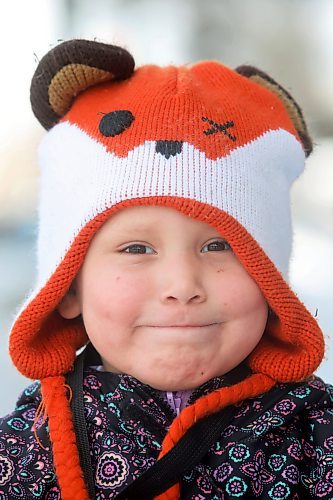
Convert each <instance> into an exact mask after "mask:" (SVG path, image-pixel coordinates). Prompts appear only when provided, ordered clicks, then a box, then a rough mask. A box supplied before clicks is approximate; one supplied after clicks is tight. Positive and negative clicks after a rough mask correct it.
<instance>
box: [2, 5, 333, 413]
mask: <svg viewBox="0 0 333 500" xmlns="http://www.w3.org/2000/svg"><path fill="white" fill-rule="evenodd" d="M332 21H333V2H332V1H331V0H248V1H246V2H244V1H242V0H207V1H206V2H202V1H201V0H168V1H167V2H166V1H163V0H95V1H94V2H92V1H91V0H33V1H31V2H26V1H23V0H11V2H8V1H7V2H3V4H2V9H1V17H0V47H1V48H0V51H1V61H2V70H1V79H0V109H1V117H0V277H1V279H0V381H1V382H0V384H1V386H0V396H1V397H0V416H3V415H4V414H5V413H8V412H9V411H11V410H12V409H13V408H14V405H15V402H16V399H17V396H18V394H19V392H20V391H21V390H22V389H23V388H24V387H25V386H26V385H28V383H29V381H28V380H27V379H25V378H24V377H22V376H21V375H20V374H19V373H18V372H17V371H16V369H15V368H14V367H13V365H12V363H11V360H10V358H9V355H8V333H9V328H10V325H11V322H12V320H13V317H14V315H15V312H16V310H17V309H18V307H19V304H20V303H21V301H22V300H23V297H24V295H25V293H26V292H27V291H28V289H29V288H30V287H31V286H32V285H33V282H34V278H35V257H34V246H35V238H36V211H35V208H36V200H37V164H36V146H37V144H38V142H39V140H40V138H41V137H42V135H43V129H42V127H41V126H40V125H39V124H38V122H37V121H36V120H35V118H34V117H33V114H32V112H31V110H30V102H29V86H30V80H31V77H32V74H33V72H34V70H35V68H36V65H37V61H38V60H39V59H40V58H41V57H42V56H43V55H44V54H45V53H46V52H47V51H48V50H49V49H50V48H51V47H52V46H54V45H55V44H57V43H58V41H59V40H67V39H69V38H74V37H77V38H90V39H93V38H95V37H96V38H97V39H98V40H99V41H106V42H111V43H115V44H118V45H122V46H124V47H126V48H127V49H128V50H129V51H130V52H131V53H132V54H133V55H134V58H135V60H136V64H137V66H138V65H141V64H144V63H149V62H150V63H158V64H183V63H188V62H193V61H195V60H199V59H213V58H215V59H218V60H220V61H222V62H224V63H225V64H227V65H229V66H231V67H236V66H238V65H240V64H244V63H245V64H252V65H255V66H258V67H259V68H261V69H263V70H264V71H266V72H268V73H270V74H271V75H272V76H273V78H275V79H276V80H277V81H279V82H280V83H281V84H282V85H284V86H285V87H286V88H287V89H288V90H289V91H290V92H291V93H292V95H293V96H294V97H295V98H296V100H297V101H298V102H299V104H300V105H301V107H302V108H303V111H304V113H305V116H306V118H307V122H308V126H309V129H310V132H311V133H312V135H313V138H314V140H315V143H316V149H315V152H314V154H313V155H312V157H311V158H310V159H309V160H308V164H307V168H306V172H305V173H304V175H303V176H302V177H301V178H300V179H298V180H297V182H296V183H295V186H294V188H293V191H292V203H293V215H294V251H293V256H292V262H291V285H292V287H293V289H294V290H295V291H296V293H297V294H298V296H299V297H300V299H301V300H302V301H303V302H304V304H305V305H306V306H307V307H308V309H309V310H310V311H311V312H312V314H316V312H317V318H318V321H319V324H320V326H321V327H322V329H323V331H324V333H325V336H326V342H327V346H328V350H327V354H326V357H325V361H324V362H323V364H322V365H321V367H320V368H319V370H318V374H319V375H320V376H322V377H323V378H324V379H325V380H326V381H329V382H333V353H332V348H331V344H332V341H331V335H332V330H333V165H332V163H333V119H332V116H333V92H332V88H333V60H332V53H333V30H332Z"/></svg>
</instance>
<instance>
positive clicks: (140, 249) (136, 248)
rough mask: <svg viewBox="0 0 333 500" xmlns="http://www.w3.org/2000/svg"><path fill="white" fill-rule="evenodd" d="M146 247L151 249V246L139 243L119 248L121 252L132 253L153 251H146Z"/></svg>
mask: <svg viewBox="0 0 333 500" xmlns="http://www.w3.org/2000/svg"><path fill="white" fill-rule="evenodd" d="M146 248H148V249H150V250H152V248H151V247H148V246H147V245H139V244H137V243H136V244H135V245H129V246H128V247H126V248H123V250H121V252H125V253H134V254H147V253H154V252H153V251H151V252H146V251H145V249H146Z"/></svg>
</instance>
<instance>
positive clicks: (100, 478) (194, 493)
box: [0, 367, 333, 500]
mask: <svg viewBox="0 0 333 500" xmlns="http://www.w3.org/2000/svg"><path fill="white" fill-rule="evenodd" d="M83 380H84V386H83V389H84V400H85V415H86V424H87V431H88V438H89V443H90V452H91V462H92V468H93V475H94V478H95V490H96V498H97V500H102V499H103V500H104V499H108V498H116V497H117V495H118V494H119V493H120V492H121V491H122V490H124V489H125V488H126V486H127V485H128V484H130V483H131V482H132V481H133V480H135V479H136V478H137V477H139V476H140V475H141V474H142V473H143V472H144V471H145V470H147V469H148V468H149V467H150V466H151V465H152V464H153V463H154V462H155V461H156V458H157V456H158V454H159V450H160V448H161V443H162V441H163V437H164V436H165V434H166V431H167V428H168V427H169V426H170V424H171V422H172V420H173V419H174V418H175V413H174V411H173V410H172V409H171V407H169V405H168V404H167V403H166V401H165V400H164V399H163V397H162V396H161V393H159V392H158V391H155V390H153V389H152V388H151V387H149V386H147V385H145V384H142V383H141V382H139V381H138V380H136V379H135V378H133V377H131V376H128V375H115V374H111V373H108V372H100V371H97V370H95V369H94V368H93V367H85V369H84V379H83ZM229 383H230V381H229ZM226 384H228V375H226V376H224V377H218V378H215V379H212V380H210V381H209V382H206V384H204V385H203V386H201V387H200V388H199V389H197V390H195V391H194V393H193V394H192V395H191V397H190V400H189V402H188V404H191V403H192V402H193V401H194V400H195V399H196V398H198V397H200V396H201V395H203V394H207V393H208V392H210V391H212V390H214V389H216V388H218V387H222V386H223V385H226ZM40 401H41V395H40V384H39V382H38V381H37V382H34V383H32V384H31V385H30V386H29V387H28V388H27V389H25V391H24V392H23V393H22V394H21V396H20V398H19V400H18V402H17V407H16V408H15V410H14V412H13V413H11V414H9V415H6V416H5V417H3V418H0V500H7V499H8V500H13V499H33V498H34V499H38V498H42V499H48V500H57V499H60V498H61V494H60V490H59V486H58V483H57V478H56V475H55V472H54V468H53V463H52V453H51V447H50V443H49V441H48V433H47V431H48V428H47V421H46V424H44V425H43V426H42V427H41V428H40V429H39V430H38V437H39V439H40V441H41V442H42V443H43V445H44V446H45V448H46V451H45V450H43V448H41V447H40V446H39V444H38V442H37V441H36V438H35V435H34V432H32V425H33V421H34V416H35V412H36V409H37V407H38V405H39V403H40ZM181 498H182V499H193V500H204V499H212V500H220V499H236V498H263V499H272V500H278V499H279V500H280V499H302V500H303V499H306V498H320V499H321V498H323V499H332V498H333V387H332V386H329V385H327V384H325V383H324V382H323V381H322V380H321V379H319V378H318V377H315V376H313V377H311V378H310V379H309V380H308V381H307V382H303V383H298V384H279V385H277V386H275V387H274V388H273V389H272V390H271V391H269V392H268V393H266V394H264V395H262V396H260V397H256V398H253V399H248V400H246V401H243V402H242V403H241V404H239V405H237V406H235V407H234V409H233V417H232V420H231V422H230V423H229V424H228V425H227V427H226V428H225V429H224V431H222V432H221V436H220V439H219V440H218V441H217V442H216V443H215V445H214V446H212V447H211V449H210V450H209V452H208V453H207V454H206V456H205V458H204V459H203V460H202V461H201V463H199V464H197V466H196V467H195V468H193V469H192V470H191V471H190V472H189V473H188V474H186V475H185V476H184V477H183V479H182V482H181Z"/></svg>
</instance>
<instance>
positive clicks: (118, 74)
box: [30, 40, 135, 129]
mask: <svg viewBox="0 0 333 500" xmlns="http://www.w3.org/2000/svg"><path fill="white" fill-rule="evenodd" d="M134 64H135V63H134V59H133V57H132V56H131V54H130V53H129V52H127V50H125V49H123V48H121V47H117V46H115V45H108V44H105V43H100V42H95V41H89V40H69V41H67V42H63V43H61V44H59V45H57V46H56V47H54V48H53V49H52V50H50V51H49V52H48V53H47V54H46V55H45V56H44V57H43V58H42V59H41V61H40V62H39V64H38V66H37V69H36V71H35V73H34V76H33V78H32V81H31V87H30V100H31V106H32V110H33V112H34V114H35V116H36V118H37V119H38V121H39V122H40V123H41V125H42V126H43V127H44V128H46V129H49V128H51V127H52V126H53V125H55V124H56V123H57V122H58V121H59V119H60V118H62V117H63V116H64V115H65V114H66V112H67V111H68V110H69V108H70V107H71V105H72V102H73V100H74V98H75V97H76V96H77V95H78V94H79V93H80V92H82V91H83V90H85V89H87V88H88V87H91V86H93V85H96V84H98V83H101V82H105V81H109V80H124V79H126V78H129V77H130V76H131V75H132V73H133V71H134Z"/></svg>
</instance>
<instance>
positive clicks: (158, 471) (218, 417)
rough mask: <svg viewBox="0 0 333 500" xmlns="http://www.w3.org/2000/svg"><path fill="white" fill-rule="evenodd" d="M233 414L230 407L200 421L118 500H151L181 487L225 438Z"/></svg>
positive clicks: (119, 496) (118, 497)
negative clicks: (209, 452)
mask: <svg viewBox="0 0 333 500" xmlns="http://www.w3.org/2000/svg"><path fill="white" fill-rule="evenodd" d="M232 414H233V408H232V407H230V406H229V407H227V408H225V409H223V410H222V411H220V412H218V413H215V414H213V415H209V416H208V417H206V418H205V419H203V420H200V421H199V422H198V423H197V424H196V425H194V426H192V427H191V428H190V429H189V430H188V431H187V432H186V434H185V435H184V436H183V437H182V438H181V439H180V440H179V441H178V443H177V444H176V445H175V446H174V447H173V448H172V449H171V450H170V451H169V452H168V453H167V454H166V455H164V457H162V458H161V459H160V460H158V461H157V462H156V463H155V464H154V465H153V466H152V467H151V468H150V469H148V470H147V471H146V472H144V473H143V474H142V475H141V476H140V477H139V478H138V479H136V480H135V481H134V482H133V483H132V484H130V485H129V486H128V487H127V488H126V489H125V490H124V491H123V492H122V493H121V494H120V495H118V496H117V499H119V500H132V499H133V500H147V499H148V498H151V497H153V496H156V495H159V494H161V493H163V492H164V491H166V490H167V489H168V488H170V487H171V486H172V485H174V484H175V483H177V482H178V481H179V480H180V479H181V478H182V477H183V476H184V475H185V474H186V473H187V472H189V471H190V470H192V469H193V467H195V465H197V463H198V462H200V459H201V458H202V457H203V456H204V455H206V453H207V451H208V450H209V449H210V448H211V447H212V446H213V444H214V443H215V442H216V441H217V439H218V438H219V437H220V436H221V432H222V430H223V429H224V428H225V427H226V426H227V424H228V423H229V421H230V420H231V418H232Z"/></svg>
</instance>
